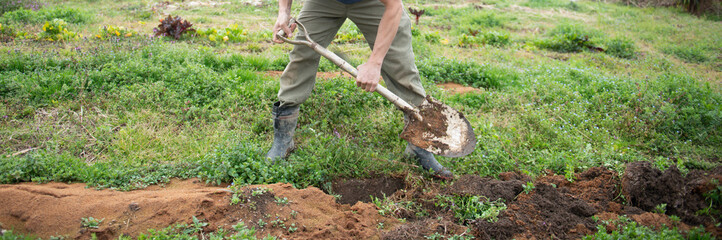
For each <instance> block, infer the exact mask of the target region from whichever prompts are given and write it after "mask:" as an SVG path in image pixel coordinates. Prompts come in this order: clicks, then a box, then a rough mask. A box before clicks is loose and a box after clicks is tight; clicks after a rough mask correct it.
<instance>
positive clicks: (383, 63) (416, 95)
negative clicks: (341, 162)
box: [266, 0, 453, 179]
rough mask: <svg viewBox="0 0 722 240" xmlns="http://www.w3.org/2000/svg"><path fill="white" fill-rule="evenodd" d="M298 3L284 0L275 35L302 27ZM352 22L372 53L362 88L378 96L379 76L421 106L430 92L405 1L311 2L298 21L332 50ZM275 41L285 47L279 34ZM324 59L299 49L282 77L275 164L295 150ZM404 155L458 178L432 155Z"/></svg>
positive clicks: (410, 149)
mask: <svg viewBox="0 0 722 240" xmlns="http://www.w3.org/2000/svg"><path fill="white" fill-rule="evenodd" d="M292 3H293V0H279V3H278V4H279V9H278V18H277V20H276V24H275V25H274V27H273V32H274V33H276V32H279V31H280V30H282V31H283V32H285V33H286V36H291V33H292V32H293V31H294V29H295V27H296V25H295V24H292V25H291V26H290V27H289V21H290V19H291V16H290V12H291V4H292ZM347 18H348V19H351V21H353V22H354V23H355V24H356V26H358V28H359V30H361V32H362V33H363V35H364V37H365V38H366V41H367V42H368V43H369V46H370V47H371V49H372V52H371V56H369V58H368V60H367V61H366V63H364V64H361V65H359V67H358V77H357V78H356V85H357V86H358V87H360V88H362V89H363V90H365V91H368V92H373V91H374V90H375V89H376V86H377V85H378V83H379V80H380V79H379V77H383V78H384V81H385V82H386V84H387V87H388V89H389V90H391V92H393V93H394V94H396V95H398V96H399V97H400V98H401V99H403V100H404V101H406V102H408V103H409V104H411V105H414V106H418V105H419V104H421V103H422V102H423V101H424V97H425V96H426V92H425V91H424V88H423V86H422V85H421V80H420V78H419V73H418V70H417V69H416V64H415V63H414V53H413V51H412V49H411V21H410V19H409V17H408V15H406V13H405V12H404V10H403V4H402V2H401V0H306V1H305V2H304V6H303V9H301V13H300V14H299V17H298V21H299V22H301V23H303V25H304V26H305V27H306V30H307V34H308V35H309V36H310V38H312V39H314V40H315V42H317V43H318V44H320V45H321V46H323V47H326V46H328V45H329V44H330V43H331V41H332V40H333V39H334V36H335V35H336V33H337V32H338V30H339V28H340V27H341V25H343V23H344V22H345V21H346V19H347ZM299 36H300V35H299ZM299 36H297V38H298V37H299ZM273 41H274V42H275V43H283V41H282V40H281V39H279V38H278V37H277V36H276V35H274V37H273ZM320 57H321V56H320V55H319V54H318V53H316V52H315V51H314V50H313V49H311V48H309V47H306V46H298V45H297V46H295V47H294V48H293V50H292V51H291V53H290V62H289V64H288V66H286V70H284V71H283V74H282V75H281V80H280V85H281V88H280V90H279V91H278V99H279V101H278V102H276V103H274V104H273V131H274V135H273V145H272V146H271V149H270V150H269V151H268V154H267V155H266V158H267V159H269V160H270V161H276V160H278V159H284V158H286V157H287V156H288V154H289V153H290V152H291V151H292V150H293V149H294V147H295V145H294V142H293V134H294V130H295V128H296V123H297V121H298V114H299V106H300V105H301V104H302V103H303V102H305V101H306V99H308V97H309V95H310V94H311V91H312V90H313V86H314V84H315V81H316V80H315V78H316V71H317V70H318V64H319V61H320ZM404 155H406V156H409V157H414V158H416V159H417V160H418V162H419V164H420V165H421V166H422V167H423V168H424V169H426V170H429V169H431V170H432V171H433V173H434V176H435V177H437V178H442V179H450V178H452V177H453V174H452V173H451V172H450V171H449V170H448V169H446V168H444V167H443V166H441V164H439V162H438V161H436V158H435V157H434V155H433V154H432V153H430V152H428V151H426V150H424V149H422V148H419V147H417V146H414V145H412V144H410V143H407V145H406V149H405V150H404Z"/></svg>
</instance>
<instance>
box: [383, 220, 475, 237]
mask: <svg viewBox="0 0 722 240" xmlns="http://www.w3.org/2000/svg"><path fill="white" fill-rule="evenodd" d="M435 234H437V235H443V236H448V235H462V236H463V235H467V233H466V227H464V226H461V225H459V224H456V223H454V222H451V221H449V220H448V219H445V218H436V219H432V218H427V219H424V220H421V221H414V222H411V223H409V224H404V225H401V226H399V227H397V228H395V229H393V230H391V231H388V232H386V233H384V234H383V239H386V240H396V239H399V240H406V239H428V238H426V237H427V236H433V235H435Z"/></svg>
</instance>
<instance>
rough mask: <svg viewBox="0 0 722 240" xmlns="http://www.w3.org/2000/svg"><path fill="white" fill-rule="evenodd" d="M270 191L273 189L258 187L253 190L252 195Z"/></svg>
mask: <svg viewBox="0 0 722 240" xmlns="http://www.w3.org/2000/svg"><path fill="white" fill-rule="evenodd" d="M270 191H271V189H269V188H264V187H257V188H255V189H253V191H251V196H254V197H255V196H260V195H263V194H266V193H267V192H270Z"/></svg>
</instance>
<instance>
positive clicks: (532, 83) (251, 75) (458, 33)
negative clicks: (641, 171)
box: [0, 0, 722, 239]
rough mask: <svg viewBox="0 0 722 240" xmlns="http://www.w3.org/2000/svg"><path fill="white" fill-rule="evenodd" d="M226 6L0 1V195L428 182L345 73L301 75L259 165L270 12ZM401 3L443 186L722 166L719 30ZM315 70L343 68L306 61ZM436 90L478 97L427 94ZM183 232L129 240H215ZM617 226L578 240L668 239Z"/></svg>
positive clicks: (348, 38) (449, 199) (347, 50)
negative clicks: (466, 177) (291, 106)
mask: <svg viewBox="0 0 722 240" xmlns="http://www.w3.org/2000/svg"><path fill="white" fill-rule="evenodd" d="M0 3H4V2H3V1H2V0H0ZM171 3H172V4H176V5H180V4H184V3H181V2H174V1H172V2H171ZM230 4H234V5H233V6H234V7H233V8H226V7H220V6H216V7H207V6H205V7H204V6H201V7H192V6H185V7H184V8H177V9H176V10H174V11H171V10H168V9H170V8H169V7H168V6H167V5H162V4H161V3H142V4H129V3H124V2H113V1H106V0H97V1H88V2H68V3H61V2H51V3H47V4H39V3H38V2H35V1H29V0H23V1H18V2H17V4H16V3H15V1H12V4H9V5H2V4H0V5H2V7H0V14H2V15H0V41H2V42H4V43H3V44H2V45H0V136H2V137H0V183H18V182H28V181H32V182H49V181H59V182H83V183H87V184H89V185H90V186H93V187H98V188H115V189H121V190H132V189H137V188H143V187H146V186H148V185H152V184H157V183H163V182H168V181H169V180H170V179H171V178H174V177H178V178H192V177H199V178H201V179H203V180H204V181H206V182H209V183H215V184H220V183H224V182H225V183H230V182H233V183H234V184H236V185H248V184H265V183H275V182H289V183H292V184H293V185H294V186H296V187H299V188H302V187H307V186H317V187H322V186H323V185H324V184H328V183H329V182H330V181H331V180H333V179H336V178H343V177H364V176H369V175H370V174H371V173H381V174H399V173H403V174H417V175H426V174H427V173H426V172H424V171H422V170H420V169H418V168H415V167H413V166H414V164H415V163H414V162H413V161H412V160H409V159H405V158H403V157H402V154H401V153H402V151H403V149H404V147H405V144H406V143H405V142H403V140H401V139H399V138H398V134H399V132H400V131H401V129H402V127H403V121H402V119H403V117H402V114H401V113H400V112H399V111H397V110H395V107H394V106H393V105H392V104H391V103H389V102H388V101H386V100H384V99H383V98H382V97H380V96H378V95H375V94H368V93H364V92H362V91H360V90H359V89H358V88H357V87H356V86H355V84H354V83H353V81H352V79H349V78H347V77H344V76H342V75H338V76H337V77H330V79H328V78H324V79H317V83H316V88H315V89H314V92H313V94H312V96H311V98H310V99H309V100H308V101H307V102H306V103H305V104H304V105H303V106H302V108H301V118H300V121H299V122H300V124H299V127H298V129H297V130H296V141H297V143H298V149H296V151H295V152H294V154H293V155H291V157H290V158H289V159H287V160H286V161H281V162H279V163H277V164H275V165H272V164H270V163H268V162H266V161H265V159H264V154H265V150H267V149H268V147H269V146H270V143H271V140H272V139H271V138H272V131H273V129H272V122H271V119H270V117H269V116H270V108H271V104H272V103H273V102H274V101H276V94H277V91H278V82H277V81H278V80H277V73H275V72H273V71H282V70H283V69H284V67H285V66H286V64H287V63H288V61H289V60H288V58H287V52H288V51H289V50H290V49H291V46H289V45H286V44H277V45H274V44H271V43H270V41H269V40H270V38H271V34H272V33H271V32H270V26H272V24H273V22H272V21H274V20H275V13H276V12H277V9H276V6H275V5H274V4H266V5H262V6H260V7H257V8H255V7H254V8H252V7H247V6H240V4H241V3H239V2H231V3H230ZM236 5H239V6H236ZM409 5H412V6H413V7H414V8H415V9H424V10H425V14H424V15H423V16H421V17H420V18H419V22H418V24H414V27H413V30H412V31H413V32H412V33H413V35H414V36H415V38H414V43H413V48H414V52H415V54H416V56H417V67H418V70H419V73H420V75H421V77H422V81H423V83H424V85H425V87H426V90H427V92H428V93H429V94H431V95H432V96H434V97H436V98H438V99H440V100H442V101H444V102H445V103H447V104H449V105H451V106H452V107H454V108H456V109H458V110H460V111H461V112H463V113H464V114H465V116H466V117H467V118H468V119H469V121H470V122H471V125H472V126H473V127H474V131H475V133H476V134H477V139H478V147H477V149H476V150H475V151H474V152H473V153H472V154H470V155H468V156H466V157H462V158H455V159H451V158H444V157H440V158H439V159H440V161H441V162H442V164H444V165H445V166H447V167H449V168H450V169H452V170H453V171H454V172H455V173H456V174H477V175H482V176H496V175H497V174H498V173H501V172H506V171H518V172H522V173H524V174H527V175H530V176H538V175H542V174H545V173H546V172H547V171H552V172H554V173H557V174H562V175H566V176H570V180H574V179H573V176H574V173H575V172H580V171H583V170H585V169H587V168H590V167H596V166H603V167H607V168H610V169H614V170H617V171H619V172H621V171H622V170H623V168H624V164H625V163H629V162H634V161H645V160H646V161H653V162H655V166H658V167H660V168H666V167H668V166H672V165H675V166H677V167H678V168H679V169H680V170H682V171H683V172H687V171H689V170H692V169H712V168H714V167H717V166H719V165H720V164H719V161H718V160H719V159H720V157H722V152H720V151H719V149H721V148H722V132H721V129H722V107H721V106H722V94H721V93H720V83H719V79H720V76H721V75H720V71H722V65H721V64H720V62H719V59H720V56H722V49H720V48H719V44H720V42H719V40H720V39H722V35H721V34H722V29H721V28H720V25H719V22H714V21H711V20H708V19H706V18H698V17H696V16H693V15H690V14H687V13H684V12H682V11H680V9H678V8H645V9H639V8H635V7H632V6H625V5H622V4H611V3H603V2H593V1H592V2H590V1H573V2H568V1H560V0H559V1H557V0H529V1H526V0H520V1H504V0H499V1H486V2H485V3H484V4H483V5H479V6H477V5H474V4H471V3H468V4H467V3H464V2H459V3H458V6H457V5H454V6H440V7H431V6H432V5H433V3H431V2H428V1H419V2H414V3H413V4H412V3H409ZM298 8H299V6H294V11H295V12H298ZM254 9H255V10H254ZM550 9H552V10H553V11H551V10H550ZM167 12H170V13H172V14H168V13H167ZM249 16H255V17H253V18H251V17H249ZM181 17H182V18H181ZM149 19H150V20H149ZM155 19H159V20H160V22H159V23H160V25H155V23H158V22H155ZM146 21H147V23H146ZM630 23H634V24H630ZM153 36H159V37H153ZM330 48H331V49H332V50H334V51H336V52H339V53H342V54H343V55H344V56H345V57H346V58H347V59H348V61H349V62H351V63H353V64H359V63H362V62H363V61H364V59H366V57H367V56H368V54H369V53H370V51H369V50H368V47H367V44H366V42H365V39H364V38H363V34H361V32H360V30H358V28H357V27H356V26H355V25H353V24H351V23H349V22H347V23H345V24H344V25H343V26H342V27H341V30H340V32H339V34H338V35H337V36H336V38H335V39H334V41H333V44H332V45H331V46H330ZM319 71H322V72H332V71H340V70H339V69H338V68H337V67H336V66H335V65H333V64H332V63H330V62H329V61H327V60H324V59H322V61H321V63H320V66H319ZM450 82H452V83H457V84H462V85H465V86H470V87H474V88H477V90H478V91H472V92H469V93H464V94H454V93H452V92H448V91H445V90H443V89H442V88H439V87H437V86H436V85H435V84H437V83H438V84H440V83H450ZM529 183H530V184H531V182H529ZM527 188H528V189H527ZM533 188H534V185H533V184H531V185H528V186H525V192H528V191H532V190H533ZM714 191H716V192H714ZM714 191H712V192H710V193H708V194H707V195H705V196H706V197H708V198H709V202H710V204H717V205H719V204H720V198H719V195H720V194H719V193H720V188H719V186H718V187H717V188H716V190H714ZM278 201H280V202H283V199H279V200H278ZM383 201H384V200H378V199H377V205H379V207H380V209H384V206H385V208H386V210H387V211H393V209H395V208H394V207H395V206H396V205H394V204H399V203H394V202H387V203H384V202H383ZM401 204H402V205H399V206H396V207H403V208H407V209H413V208H414V207H413V203H408V202H407V203H406V205H403V204H404V203H401ZM437 204H440V205H439V207H441V208H448V209H449V210H451V211H453V212H454V213H455V215H456V217H457V218H458V220H459V221H462V222H464V221H471V220H476V219H484V220H490V221H493V219H494V217H495V216H496V215H498V214H499V212H500V211H503V209H504V208H505V205H504V203H503V202H499V201H488V200H485V199H479V198H478V197H476V198H474V197H466V196H443V197H442V198H441V199H438V203H437ZM712 210H714V208H710V211H712ZM419 214H423V213H419ZM700 214H705V213H700ZM706 214H716V215H719V213H718V212H709V213H706ZM86 220H87V225H88V227H92V226H93V224H92V222H91V220H96V221H97V219H92V218H88V219H85V220H83V225H86ZM100 221H102V220H100ZM193 222H194V225H192V226H191V225H183V226H181V225H179V226H171V227H169V228H167V229H162V230H153V231H149V232H148V234H146V235H143V236H142V238H147V239H155V238H160V237H161V236H162V238H173V237H177V236H190V235H203V236H206V237H208V238H210V239H216V238H214V237H219V236H226V235H227V234H226V233H227V232H224V231H223V230H219V232H216V233H202V232H200V229H202V226H201V225H202V224H203V223H202V221H201V220H198V219H194V220H193ZM622 223H623V224H622V225H620V226H619V227H617V228H616V229H617V230H615V231H606V229H604V227H600V229H599V230H600V231H599V232H597V233H596V235H594V236H591V235H590V236H589V237H590V238H593V239H607V238H609V239H616V238H619V237H621V236H632V234H637V235H638V236H647V235H649V236H657V237H672V238H677V237H680V236H681V235H679V231H677V230H676V229H665V230H662V231H661V232H659V231H656V232H652V231H651V230H649V229H646V228H644V227H640V226H637V225H635V224H634V223H629V222H622ZM98 224H100V222H98ZM183 234H185V235H183ZM207 234H210V235H207ZM234 234H235V235H233V236H235V237H237V238H238V239H245V237H248V236H253V235H254V234H255V229H253V228H250V229H249V228H247V227H245V226H244V225H243V224H242V223H241V224H239V226H237V229H235V230H234ZM645 234H646V235H645ZM655 234H656V235H655ZM692 234H698V235H699V236H700V238H701V239H704V236H706V235H704V233H692ZM637 235H635V236H637ZM5 236H6V235H3V238H5ZM7 236H14V235H12V233H10V234H9V235H7ZM695 236H697V235H695ZM19 238H20V239H22V237H20V236H19ZM231 238H234V237H231Z"/></svg>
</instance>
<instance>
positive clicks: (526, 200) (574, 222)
mask: <svg viewBox="0 0 722 240" xmlns="http://www.w3.org/2000/svg"><path fill="white" fill-rule="evenodd" d="M626 169H627V170H626V171H625V173H624V174H623V175H621V176H619V175H618V174H617V173H615V172H613V171H610V170H607V169H604V168H590V169H588V170H587V171H584V172H582V173H578V174H576V175H575V176H574V181H571V182H570V181H568V180H567V179H566V178H565V177H564V176H560V175H553V174H549V175H545V176H540V177H538V178H536V179H534V180H533V183H534V186H535V187H534V188H533V189H532V190H530V191H528V192H524V188H523V187H522V185H524V184H526V183H527V182H530V181H532V179H530V178H529V177H528V176H525V175H522V174H518V173H513V172H508V173H502V174H500V175H498V176H496V178H491V177H481V176H476V175H463V176H460V177H459V178H457V179H456V180H455V181H453V182H450V183H444V184H441V183H440V182H436V181H432V180H429V179H426V178H424V177H421V176H413V175H407V176H405V177H404V178H397V177H390V176H376V177H372V178H368V179H339V180H336V181H333V182H332V183H331V185H330V188H329V187H325V188H329V189H327V190H329V191H330V192H331V193H332V194H334V195H336V196H339V195H340V198H338V199H337V198H335V197H334V196H332V195H329V194H326V193H324V192H322V191H321V190H319V189H318V188H315V187H309V188H307V189H300V190H299V189H295V188H293V187H292V186H291V185H289V184H271V185H257V186H247V187H245V188H243V190H242V191H241V193H240V196H241V201H240V203H238V204H236V205H230V198H231V196H232V194H231V193H230V192H228V191H227V190H226V189H223V188H221V187H215V186H207V185H204V184H201V183H199V181H198V180H173V181H171V182H170V183H168V184H165V185H164V186H153V187H149V188H147V189H143V190H136V191H130V192H118V191H113V190H100V191H99V190H94V189H87V188H85V185H84V184H64V183H49V184H34V183H23V184H15V185H0V196H1V197H0V223H2V227H1V228H3V229H14V231H15V232H16V233H26V234H34V235H36V236H39V237H43V238H48V237H50V236H68V237H71V238H76V239H88V238H90V236H91V234H95V235H96V236H97V237H98V238H99V239H114V238H117V237H118V236H120V235H128V236H132V237H135V236H138V235H139V234H141V233H145V232H146V231H147V229H150V228H154V229H161V228H165V227H167V226H171V225H174V224H178V223H186V224H188V223H191V221H192V217H196V218H198V219H201V220H202V221H204V222H207V223H208V226H206V227H205V228H204V232H211V231H216V230H218V229H219V228H221V227H222V228H223V229H225V230H230V229H232V227H231V226H233V225H235V224H236V223H238V222H239V221H243V222H244V223H245V225H246V226H248V227H249V228H250V227H255V228H256V229H257V231H258V232H257V234H256V236H257V237H259V238H261V237H265V236H266V235H269V234H270V235H273V236H279V237H280V238H286V239H427V237H428V236H432V235H437V236H438V235H443V236H446V237H449V236H453V235H462V236H463V235H466V236H469V235H473V236H474V237H476V239H578V238H581V237H583V236H585V235H588V234H593V233H594V232H596V231H597V228H596V225H598V224H602V223H603V221H607V220H615V219H617V218H618V217H619V216H622V215H625V216H627V217H628V218H629V219H631V220H632V221H635V222H637V223H639V224H640V225H644V226H648V227H651V228H655V229H660V228H662V227H663V226H666V227H670V228H671V227H676V228H678V229H679V230H680V231H687V230H689V229H690V228H691V227H690V226H700V225H701V226H704V227H705V230H706V232H708V233H711V234H712V235H714V236H716V237H720V236H721V234H722V232H721V231H720V228H718V227H715V223H716V222H719V219H713V218H712V217H710V216H709V215H704V214H699V212H700V210H703V209H705V208H709V206H710V205H709V202H707V200H706V199H705V196H704V193H707V192H709V191H710V190H713V189H716V188H717V186H718V183H719V182H720V181H721V180H722V168H717V169H715V170H712V171H699V170H693V171H690V172H689V173H688V174H686V175H682V174H681V173H680V171H679V170H678V169H676V168H674V167H671V168H669V169H667V170H665V171H660V170H658V169H656V168H654V167H653V166H652V164H650V163H648V162H636V163H629V164H628V165H627V168H626ZM714 179H716V180H714ZM259 187H262V188H267V189H270V191H267V192H265V193H262V194H253V192H254V191H256V190H258V188H259ZM254 195H255V196H254ZM439 195H448V196H454V195H455V196H471V195H475V196H483V197H484V198H485V199H489V200H497V199H502V200H501V201H503V202H504V203H505V204H506V206H507V209H506V210H504V211H502V212H501V213H500V215H499V216H498V219H497V220H496V221H494V222H488V221H485V220H475V221H467V222H465V224H460V222H459V219H456V218H455V217H454V213H452V212H450V211H449V210H448V209H445V208H443V207H439V206H437V205H436V204H435V203H436V202H437V201H438V196H439ZM369 196H374V197H376V198H384V196H386V197H388V198H390V199H392V200H395V201H396V202H397V203H404V204H396V205H395V206H393V207H391V208H389V209H386V210H387V211H386V214H385V216H382V215H380V214H379V211H378V210H379V209H378V208H377V207H376V206H375V205H374V204H372V203H369V202H371V199H372V198H371V197H369ZM278 198H287V199H288V204H279V202H278V200H277V199H278ZM411 203H413V204H411ZM662 204H666V211H665V212H664V213H659V211H657V208H658V206H661V205H662ZM713 207H715V208H716V209H713V210H717V211H722V209H719V206H717V205H715V206H713ZM292 212H295V214H292ZM671 215H676V216H678V217H679V219H680V221H673V220H672V219H670V217H669V216H671ZM84 217H94V218H96V219H104V221H103V222H102V223H101V225H100V228H98V229H86V228H83V227H81V223H80V221H81V220H80V219H81V218H84ZM593 217H594V218H593ZM276 219H282V220H283V221H284V224H285V225H286V226H290V225H291V224H294V226H296V227H297V228H298V229H297V230H296V231H288V228H283V227H279V226H272V224H270V222H271V221H273V220H276ZM399 219H403V221H400V220H399ZM593 219H598V220H599V221H596V222H595V220H593ZM259 220H263V221H264V222H266V223H269V224H266V225H265V227H262V226H259V225H258V222H259ZM615 227H616V226H614V225H612V224H610V225H608V226H607V229H608V230H609V231H612V230H614V228H615Z"/></svg>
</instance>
